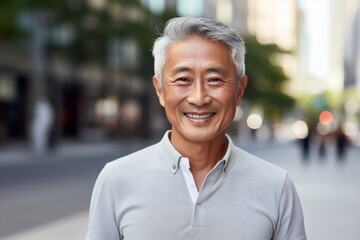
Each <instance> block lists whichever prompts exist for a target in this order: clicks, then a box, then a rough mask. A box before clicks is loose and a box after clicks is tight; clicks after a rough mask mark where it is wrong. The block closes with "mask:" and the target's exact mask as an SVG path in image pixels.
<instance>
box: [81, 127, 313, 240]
mask: <svg viewBox="0 0 360 240" xmlns="http://www.w3.org/2000/svg"><path fill="white" fill-rule="evenodd" d="M168 134H169V132H167V133H166V134H165V136H164V137H163V139H162V140H161V141H160V142H159V143H158V144H155V145H153V146H150V147H148V148H145V149H143V150H140V151H138V152H135V153H133V154H130V155H128V156H125V157H123V158H119V159H117V160H115V161H112V162H110V163H108V164H106V166H105V167H104V169H103V170H102V171H101V173H100V174H99V177H98V179H97V181H96V184H95V187H94V190H93V195H92V198H91V206H90V219H89V227H88V233H87V237H86V239H87V240H119V239H126V240H145V239H146V240H149V239H154V240H155V239H156V240H165V239H166V240H177V239H179V240H180V239H182V240H185V239H189V240H200V239H204V240H205V239H206V240H209V239H219V240H233V239H241V240H270V239H273V240H275V239H277V240H279V239H281V240H303V239H306V236H305V230H304V222H303V214H302V209H301V205H300V201H299V198H298V195H297V193H296V190H295V187H294V185H293V183H292V181H291V179H290V178H289V177H288V174H287V173H286V172H285V171H284V170H283V169H280V168H279V167H276V166H274V165H272V164H270V163H268V162H266V161H264V160H261V159H259V158H257V157H255V156H253V155H251V154H249V153H247V152H245V151H243V150H241V149H240V148H237V147H236V146H235V145H234V144H233V143H232V141H231V139H230V138H229V137H228V141H229V144H228V149H227V152H226V154H225V156H224V159H222V160H220V161H219V162H218V164H217V165H216V166H215V167H214V168H213V169H212V171H211V172H210V173H209V174H208V175H207V176H206V178H205V180H204V182H203V185H202V187H201V189H200V191H199V195H198V197H197V198H196V202H195V204H194V203H193V200H192V198H191V195H190V193H189V190H188V186H187V185H186V184H187V183H186V181H185V178H184V174H183V173H182V171H181V169H179V168H180V164H179V161H180V159H181V158H182V156H181V155H180V154H179V153H178V152H177V151H176V149H175V148H174V147H173V146H172V145H171V142H170V141H169V138H168Z"/></svg>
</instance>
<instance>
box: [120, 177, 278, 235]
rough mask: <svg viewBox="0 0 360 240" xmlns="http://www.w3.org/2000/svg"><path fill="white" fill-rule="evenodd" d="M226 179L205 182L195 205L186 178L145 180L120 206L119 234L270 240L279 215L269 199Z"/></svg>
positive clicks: (206, 180)
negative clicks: (276, 214) (157, 181)
mask: <svg viewBox="0 0 360 240" xmlns="http://www.w3.org/2000/svg"><path fill="white" fill-rule="evenodd" d="M228 181H230V180H228V179H222V178H209V179H205V181H204V183H203V186H202V189H201V191H200V193H199V197H198V199H197V201H196V203H195V204H194V203H193V202H192V200H191V197H190V194H189V191H188V188H187V186H186V182H185V180H184V178H183V177H182V175H179V176H174V177H173V178H169V179H168V180H167V181H163V182H160V183H156V184H154V183H151V180H148V181H144V182H143V183H142V184H139V185H138V186H137V188H136V189H129V190H130V191H131V194H127V195H125V197H122V198H121V199H122V200H121V201H119V202H117V203H116V219H117V222H118V227H119V232H120V233H121V234H122V235H123V237H124V239H128V240H133V239H157V240H162V239H173V240H176V239H228V240H231V239H242V240H247V239H248V240H250V239H256V240H262V239H264V240H265V239H271V236H272V234H273V231H274V225H275V220H274V219H275V216H274V212H275V211H272V210H271V209H269V205H268V204H269V202H266V203H265V201H268V200H269V199H264V198H261V197H259V196H255V195H254V194H253V190H252V189H251V188H250V186H242V185H241V183H236V182H233V181H236V180H233V181H231V182H228ZM119 194H120V193H119ZM126 196H132V197H131V198H127V197H126ZM119 199H120V198H119Z"/></svg>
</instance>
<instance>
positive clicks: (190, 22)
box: [152, 17, 245, 86]
mask: <svg viewBox="0 0 360 240" xmlns="http://www.w3.org/2000/svg"><path fill="white" fill-rule="evenodd" d="M192 36H200V37H204V38H206V39H209V40H212V41H218V42H222V43H224V44H225V45H226V46H228V47H229V50H230V52H231V57H232V61H233V63H234V65H235V67H236V72H237V78H238V82H240V80H241V78H242V77H243V76H244V74H245V43H244V41H243V39H242V38H241V37H240V36H239V35H238V34H237V33H236V32H235V31H234V30H232V29H231V28H229V27H228V26H226V25H225V24H223V23H221V22H218V21H216V20H213V19H208V18H196V17H177V18H172V19H170V20H169V21H168V22H167V23H166V25H165V29H164V33H163V34H162V35H161V36H160V37H158V38H157V39H156V40H155V42H154V46H153V50H152V54H153V56H154V72H155V76H156V77H157V79H158V81H159V82H160V86H161V81H162V70H163V67H164V65H165V62H166V57H167V51H168V49H169V47H170V46H171V44H172V43H174V42H175V41H178V40H185V39H188V38H190V37H192Z"/></svg>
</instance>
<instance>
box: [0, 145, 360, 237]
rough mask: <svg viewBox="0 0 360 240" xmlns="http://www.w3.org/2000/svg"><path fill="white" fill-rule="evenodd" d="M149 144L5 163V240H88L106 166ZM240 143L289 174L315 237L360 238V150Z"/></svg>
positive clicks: (0, 224)
mask: <svg viewBox="0 0 360 240" xmlns="http://www.w3.org/2000/svg"><path fill="white" fill-rule="evenodd" d="M234 142H235V143H236V140H235V141H234ZM148 144H149V143H148V142H147V143H145V142H132V143H125V142H124V143H117V144H113V145H112V146H111V147H107V148H106V149H105V150H102V151H97V150H96V149H95V147H94V148H92V150H91V149H90V148H88V154H86V152H87V151H82V154H78V155H76V154H72V153H71V154H70V153H68V154H67V155H66V154H62V155H61V154H60V155H59V154H58V155H56V156H53V157H49V159H50V160H49V159H40V160H39V161H24V162H22V163H21V164H5V165H2V166H0V216H1V217H0V240H25V239H26V240H32V239H37V240H38V239H49V240H56V239H67V240H75V239H84V236H85V232H86V227H87V216H88V215H87V214H88V212H87V210H88V207H89V202H90V195H91V190H92V187H93V184H94V182H95V179H96V176H97V175H98V173H99V171H100V170H101V168H102V167H103V166H104V164H105V163H106V162H108V161H110V160H113V159H115V158H116V157H118V156H122V155H125V154H127V153H129V152H132V151H134V150H136V149H139V148H142V147H143V146H146V145H148ZM237 145H239V146H241V147H243V148H244V149H246V150H248V151H249V152H251V153H253V154H255V155H257V156H260V157H262V158H264V159H266V160H267V161H269V162H272V163H274V164H276V165H278V166H280V167H282V168H284V169H286V170H287V171H288V172H289V174H290V176H291V178H292V179H293V181H294V183H295V186H296V187H297V190H298V193H299V196H300V199H301V201H302V205H303V211H304V215H305V226H306V231H307V235H308V239H311V240H323V239H326V240H339V239H349V240H351V239H360V228H359V226H360V174H359V171H360V159H359V157H358V156H359V154H360V148H359V147H352V148H350V149H349V151H348V155H347V157H346V159H344V160H342V161H337V160H336V158H335V151H334V146H329V147H328V151H327V155H326V157H325V158H320V157H319V156H318V154H317V151H316V150H317V149H316V148H315V147H314V148H313V149H312V150H313V151H312V153H311V156H310V158H309V159H308V160H306V161H304V160H302V158H301V154H300V149H299V146H298V145H296V144H295V143H293V142H272V143H258V142H249V141H238V144H237ZM83 149H86V147H85V146H84V147H83ZM84 152H85V153H84ZM96 152H97V154H96ZM0 156H1V155H0Z"/></svg>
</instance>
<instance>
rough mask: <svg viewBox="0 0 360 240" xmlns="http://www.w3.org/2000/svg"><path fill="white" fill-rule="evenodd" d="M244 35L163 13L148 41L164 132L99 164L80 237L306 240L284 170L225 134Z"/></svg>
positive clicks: (243, 81) (237, 89) (239, 90)
mask: <svg viewBox="0 0 360 240" xmlns="http://www.w3.org/2000/svg"><path fill="white" fill-rule="evenodd" d="M244 54H245V47H244V42H243V40H242V39H241V38H240V36H238V35H237V33H235V32H234V31H233V30H231V29H230V28H228V27H227V26H225V25H224V24H222V23H220V22H217V21H215V20H211V19H205V18H192V17H181V18H174V19H171V20H170V21H169V22H168V23H167V25H166V27H165V30H164V34H163V35H162V36H160V37H159V38H158V39H157V40H156V41H155V43H154V48H153V55H154V59H155V64H154V66H155V67H154V68H155V76H154V77H153V84H154V87H155V90H156V93H157V96H158V98H159V102H160V104H161V105H162V106H163V107H164V108H165V112H166V115H167V118H168V120H169V122H170V124H171V130H170V131H167V132H166V133H165V135H164V137H163V139H162V140H161V141H160V142H159V143H158V144H155V145H153V146H150V147H148V148H145V149H143V150H140V151H138V152H136V153H133V154H131V155H128V156H125V157H123V158H120V159H117V160H115V161H112V162H110V163H108V164H106V166H105V168H104V169H103V170H102V171H101V173H100V175H99V177H98V179H97V181H96V184H95V187H94V190H93V194H92V199H91V206H90V220H89V227H88V232H87V237H86V239H87V240H104V239H106V240H119V239H156V240H163V239H171V240H177V239H196V240H199V239H226V240H230V239H243V240H250V239H257V240H265V239H273V240H275V239H277V240H279V239H281V240H290V239H291V240H294V239H297V240H303V239H306V236H305V230H304V222H303V214H302V209H301V204H300V201H299V198H298V195H297V193H296V190H295V187H294V185H293V182H292V180H291V179H290V177H289V176H288V174H287V172H286V171H285V170H283V169H280V168H279V167H276V166H274V165H272V164H270V163H268V162H266V161H264V160H262V159H259V158H257V157H255V156H253V155H251V154H250V153H247V152H245V151H244V150H242V149H240V148H238V147H236V146H235V145H234V144H233V142H232V140H231V138H230V137H229V136H228V135H227V134H225V131H226V129H227V128H228V126H229V125H230V124H231V122H232V121H233V118H234V116H235V111H236V108H237V106H238V105H239V104H240V102H241V99H242V96H243V93H244V90H245V87H246V85H247V76H246V75H245V73H244V71H245V69H244Z"/></svg>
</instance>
